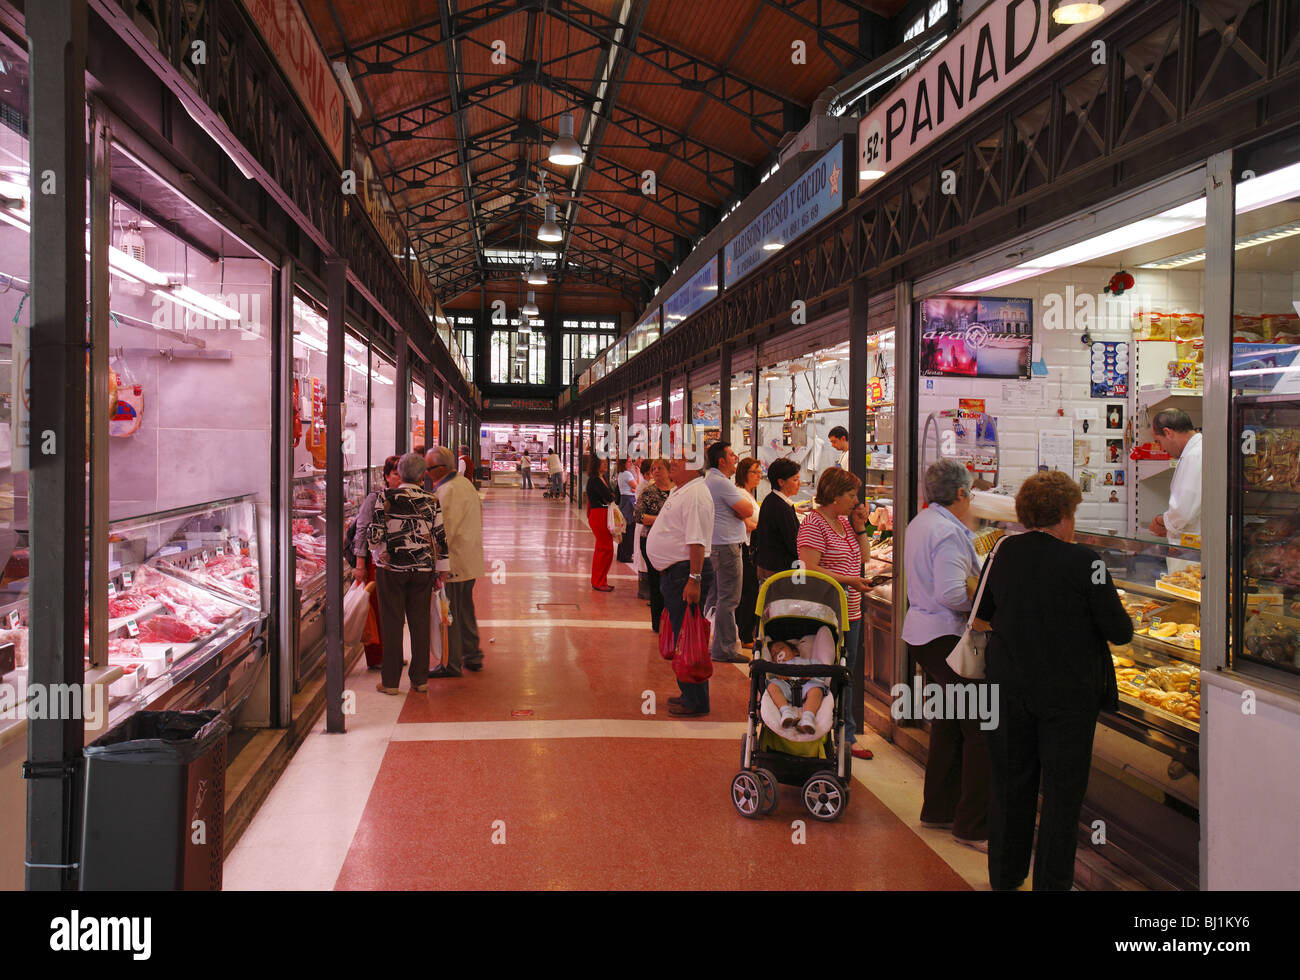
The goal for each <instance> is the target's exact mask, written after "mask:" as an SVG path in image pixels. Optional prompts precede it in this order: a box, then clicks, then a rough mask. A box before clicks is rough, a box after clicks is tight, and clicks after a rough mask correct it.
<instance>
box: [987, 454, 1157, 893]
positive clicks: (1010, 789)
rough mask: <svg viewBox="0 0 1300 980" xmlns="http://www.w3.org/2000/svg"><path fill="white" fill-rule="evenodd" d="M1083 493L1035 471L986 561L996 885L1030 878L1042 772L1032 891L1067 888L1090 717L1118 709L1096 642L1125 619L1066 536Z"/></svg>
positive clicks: (1086, 553) (1092, 559)
mask: <svg viewBox="0 0 1300 980" xmlns="http://www.w3.org/2000/svg"><path fill="white" fill-rule="evenodd" d="M1082 499H1083V495H1082V494H1081V493H1080V492H1079V487H1078V486H1077V485H1076V484H1075V482H1074V481H1073V480H1071V479H1070V478H1069V477H1068V476H1066V475H1065V474H1064V473H1060V472H1049V473H1035V474H1034V475H1033V476H1031V477H1030V478H1029V479H1027V480H1026V481H1025V482H1024V483H1023V484H1022V485H1021V487H1020V492H1019V493H1018V494H1016V516H1017V517H1018V518H1019V520H1020V523H1021V524H1023V525H1024V526H1025V528H1026V529H1027V530H1026V533H1024V534H1018V535H1015V536H1013V537H1010V538H1008V539H1007V540H1005V541H1003V542H1002V543H1001V545H1000V546H999V547H998V550H997V553H996V554H995V555H994V556H993V558H992V560H991V561H990V562H987V563H986V564H985V567H986V569H987V579H988V581H987V583H986V584H985V586H984V595H983V597H982V598H981V601H980V606H979V611H978V616H979V618H980V619H982V620H984V621H985V622H986V623H991V624H992V633H991V634H990V636H989V643H988V650H987V666H986V670H985V672H986V675H987V676H986V679H987V680H988V681H989V682H990V684H991V691H992V692H995V698H994V704H995V705H996V710H997V715H996V716H995V719H991V720H995V721H996V725H995V727H994V728H993V730H992V731H990V732H989V756H990V760H989V761H990V780H989V785H990V794H989V882H990V883H991V884H992V886H993V887H994V888H995V889H1014V888H1018V887H1019V886H1020V884H1021V883H1022V882H1023V881H1024V880H1025V878H1026V876H1027V875H1028V874H1029V855H1030V850H1031V847H1032V845H1033V841H1034V815H1035V811H1036V810H1037V806H1038V794H1039V784H1040V780H1041V784H1042V795H1043V814H1042V819H1041V820H1040V821H1039V825H1038V848H1037V853H1036V854H1035V856H1034V890H1035V891H1047V890H1056V891H1068V890H1069V889H1070V887H1071V886H1072V885H1073V883H1074V852H1075V846H1076V842H1077V839H1078V826H1079V813H1080V811H1081V809H1082V808H1083V796H1084V793H1085V792H1086V791H1087V788H1088V773H1089V771H1090V770H1091V768H1092V738H1093V732H1094V731H1095V729H1096V727H1097V715H1098V714H1099V713H1100V711H1101V709H1102V708H1110V709H1112V710H1114V709H1115V708H1116V707H1117V706H1118V699H1119V694H1118V691H1117V689H1116V686H1115V670H1114V667H1113V666H1112V664H1111V659H1110V650H1109V648H1108V647H1107V646H1106V643H1107V641H1110V642H1111V643H1127V642H1128V641H1129V640H1130V639H1132V637H1133V624H1132V622H1131V621H1130V620H1129V616H1128V613H1127V612H1125V611H1124V607H1123V605H1122V604H1121V603H1120V600H1119V595H1118V594H1117V593H1116V591H1115V585H1114V583H1112V582H1111V580H1110V574H1109V573H1108V572H1107V571H1106V563H1105V562H1104V561H1102V559H1101V557H1100V556H1099V555H1098V554H1097V553H1096V552H1095V551H1093V550H1092V549H1091V548H1086V547H1084V546H1083V545H1079V544H1074V543H1073V539H1074V512H1075V509H1076V508H1077V507H1078V506H1079V503H1080V501H1081V500H1082Z"/></svg>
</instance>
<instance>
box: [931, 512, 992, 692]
mask: <svg viewBox="0 0 1300 980" xmlns="http://www.w3.org/2000/svg"><path fill="white" fill-rule="evenodd" d="M1005 540H1007V539H1006V537H1005V536H1004V537H1001V538H999V539H998V543H997V544H995V545H994V546H993V550H992V551H991V552H989V557H988V560H987V561H985V562H984V571H983V573H982V574H981V575H980V584H979V588H978V589H976V590H975V601H974V602H972V603H971V607H970V616H969V617H967V619H966V629H965V631H964V632H963V633H962V635H961V639H960V640H958V641H957V645H956V646H955V647H953V648H952V653H950V654H948V656H947V658H946V660H945V661H944V662H945V663H947V665H948V666H949V667H951V668H952V670H953V673H955V674H956V675H957V676H958V677H965V678H966V679H967V680H972V681H982V680H983V679H984V654H985V650H986V649H987V647H988V642H989V634H988V631H987V630H981V629H976V628H975V612H976V610H978V609H979V607H980V599H981V598H983V596H984V583H985V582H987V581H988V579H989V569H990V568H992V567H993V559H994V558H995V557H996V556H997V553H998V548H1000V547H1002V542H1003V541H1005Z"/></svg>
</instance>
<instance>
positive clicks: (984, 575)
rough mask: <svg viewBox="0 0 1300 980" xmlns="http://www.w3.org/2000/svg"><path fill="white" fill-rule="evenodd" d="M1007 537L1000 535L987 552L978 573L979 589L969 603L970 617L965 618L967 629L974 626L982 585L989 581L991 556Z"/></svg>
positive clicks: (991, 565)
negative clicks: (982, 566) (987, 554)
mask: <svg viewBox="0 0 1300 980" xmlns="http://www.w3.org/2000/svg"><path fill="white" fill-rule="evenodd" d="M1009 537H1011V535H1009V534H1004V535H1002V537H1000V538H998V540H997V542H996V543H995V544H994V545H993V550H992V551H990V552H989V557H988V560H987V561H986V562H984V568H983V570H982V571H981V572H980V584H979V588H977V589H976V590H975V598H974V599H973V600H972V601H971V605H970V615H969V616H967V617H966V628H967V629H970V628H971V626H972V625H973V624H974V622H975V614H976V613H977V612H979V608H980V600H981V599H983V598H984V585H985V583H986V582H988V580H989V569H991V568H992V567H993V556H994V555H996V554H997V553H998V549H999V548H1001V547H1002V542H1003V541H1005V540H1006V539H1007V538H1009Z"/></svg>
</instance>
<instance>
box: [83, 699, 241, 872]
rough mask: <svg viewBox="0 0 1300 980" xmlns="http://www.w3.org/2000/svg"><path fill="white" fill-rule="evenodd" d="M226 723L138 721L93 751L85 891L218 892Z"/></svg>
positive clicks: (199, 715)
mask: <svg viewBox="0 0 1300 980" xmlns="http://www.w3.org/2000/svg"><path fill="white" fill-rule="evenodd" d="M229 732H230V724H229V723H228V722H227V721H226V719H225V716H224V713H223V712H221V711H219V710H216V709H210V710H205V711H139V712H136V713H135V714H134V715H132V716H131V717H130V718H128V719H127V720H126V721H124V722H123V723H122V724H120V725H118V726H117V727H116V728H114V729H113V730H112V731H110V732H107V733H106V734H104V735H102V736H101V737H100V738H97V739H96V740H95V741H93V742H92V743H90V745H88V746H86V748H85V750H84V751H85V755H86V806H85V819H84V821H83V824H82V834H81V887H82V889H83V890H87V891H89V890H103V889H115V890H120V889H130V890H182V889H183V890H187V891H220V889H221V863H222V858H223V853H222V851H223V846H222V845H223V837H224V831H225V797H226V736H227V734H228V733H229Z"/></svg>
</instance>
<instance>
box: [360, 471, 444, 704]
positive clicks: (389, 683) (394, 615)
mask: <svg viewBox="0 0 1300 980" xmlns="http://www.w3.org/2000/svg"><path fill="white" fill-rule="evenodd" d="M425 468H426V467H425V462H424V457H423V456H421V455H419V454H418V453H407V454H406V455H405V456H403V457H402V458H401V459H399V460H398V461H397V474H398V476H400V477H401V482H400V483H399V484H398V485H397V486H396V487H395V488H390V489H386V490H384V491H383V492H382V493H381V494H379V495H378V497H376V499H375V505H374V517H373V519H372V520H371V523H370V527H369V530H368V532H367V543H368V544H369V545H370V553H371V555H372V556H373V558H374V564H375V590H376V592H378V594H379V636H380V640H381V641H382V642H383V645H384V659H383V665H382V666H381V668H380V670H381V672H382V674H381V679H380V681H379V684H378V685H377V686H378V689H379V690H380V691H382V692H383V693H384V694H399V693H401V692H400V689H399V688H398V685H399V684H400V683H401V680H402V627H403V624H405V625H407V626H408V627H409V628H410V631H411V669H410V675H411V690H412V691H416V692H422V691H425V690H427V689H428V679H429V643H430V640H431V629H432V625H431V616H430V611H429V607H430V603H431V601H432V598H433V587H434V579H435V577H436V576H437V575H438V574H439V573H442V574H446V573H447V572H448V571H450V568H451V566H450V564H449V562H448V559H447V538H446V535H445V533H444V532H443V527H442V508H441V507H440V506H439V504H438V498H437V497H435V496H434V495H433V494H431V493H429V492H428V491H427V490H425V489H424V487H423V486H422V482H423V480H424V471H425Z"/></svg>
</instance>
